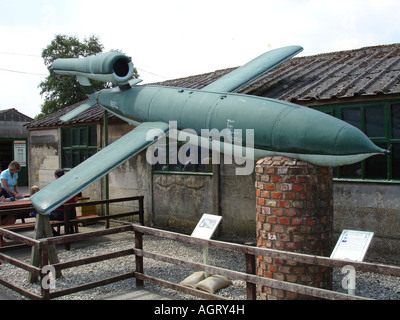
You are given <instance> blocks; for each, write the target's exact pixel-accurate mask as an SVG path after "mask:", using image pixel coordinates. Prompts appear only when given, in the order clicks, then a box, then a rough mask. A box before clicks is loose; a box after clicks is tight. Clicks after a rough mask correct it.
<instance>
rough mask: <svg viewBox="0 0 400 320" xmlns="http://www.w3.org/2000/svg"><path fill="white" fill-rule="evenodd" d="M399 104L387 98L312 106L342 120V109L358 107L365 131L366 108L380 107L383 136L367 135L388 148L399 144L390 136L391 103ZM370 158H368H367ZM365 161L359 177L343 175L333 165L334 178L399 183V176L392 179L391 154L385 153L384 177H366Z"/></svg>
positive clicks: (362, 129) (399, 143) (398, 139)
mask: <svg viewBox="0 0 400 320" xmlns="http://www.w3.org/2000/svg"><path fill="white" fill-rule="evenodd" d="M396 104H400V101H399V100H387V101H371V102H359V103H346V104H334V105H326V106H315V107H312V108H313V109H315V110H318V111H321V112H324V113H327V114H330V115H332V116H334V117H336V118H339V119H341V120H343V111H344V110H349V109H360V112H361V131H363V132H364V133H365V132H366V112H365V110H366V109H368V108H374V107H382V108H383V116H384V134H385V136H384V137H369V138H370V139H371V141H372V142H373V143H375V144H378V145H383V146H384V147H385V148H386V149H388V148H389V147H390V146H391V145H394V144H396V145H400V138H393V137H392V124H393V123H392V105H396ZM369 159H370V158H369ZM367 161H368V159H366V160H363V161H361V178H350V177H343V175H342V173H341V172H342V168H344V167H343V166H342V167H335V168H333V170H334V180H335V181H338V182H339V181H340V182H342V181H343V182H346V181H348V182H371V183H385V184H391V183H393V184H399V183H400V178H398V179H393V166H394V161H393V154H390V155H386V168H387V170H386V171H387V172H386V175H387V177H386V178H368V177H367V171H366V169H367V168H366V167H367Z"/></svg>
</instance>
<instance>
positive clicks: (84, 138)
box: [79, 128, 88, 146]
mask: <svg viewBox="0 0 400 320" xmlns="http://www.w3.org/2000/svg"><path fill="white" fill-rule="evenodd" d="M79 136H80V137H79V145H81V146H87V145H88V139H87V130H86V128H82V129H80V130H79Z"/></svg>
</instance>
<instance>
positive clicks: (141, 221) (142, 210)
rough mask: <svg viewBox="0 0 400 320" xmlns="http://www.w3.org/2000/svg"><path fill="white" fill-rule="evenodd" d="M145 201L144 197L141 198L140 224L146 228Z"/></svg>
mask: <svg viewBox="0 0 400 320" xmlns="http://www.w3.org/2000/svg"><path fill="white" fill-rule="evenodd" d="M143 199H144V197H143V196H142V197H140V198H139V211H140V213H139V223H140V224H141V225H142V226H144V205H143Z"/></svg>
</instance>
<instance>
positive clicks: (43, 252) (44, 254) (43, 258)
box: [39, 241, 50, 300]
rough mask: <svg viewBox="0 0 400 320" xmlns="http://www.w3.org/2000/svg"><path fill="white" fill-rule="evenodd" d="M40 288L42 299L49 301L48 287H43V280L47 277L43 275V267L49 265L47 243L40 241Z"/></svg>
mask: <svg viewBox="0 0 400 320" xmlns="http://www.w3.org/2000/svg"><path fill="white" fill-rule="evenodd" d="M39 252H40V269H41V270H40V287H41V293H42V297H43V298H44V299H45V300H50V286H43V284H44V281H46V280H45V279H44V278H45V277H46V276H47V273H46V274H44V273H43V267H44V266H47V265H48V264H49V243H48V242H47V241H41V243H40V248H39Z"/></svg>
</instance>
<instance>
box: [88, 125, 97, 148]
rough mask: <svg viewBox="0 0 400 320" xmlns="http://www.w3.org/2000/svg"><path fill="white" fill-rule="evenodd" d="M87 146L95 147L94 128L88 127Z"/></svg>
mask: <svg viewBox="0 0 400 320" xmlns="http://www.w3.org/2000/svg"><path fill="white" fill-rule="evenodd" d="M89 146H97V129H96V126H91V127H89Z"/></svg>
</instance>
